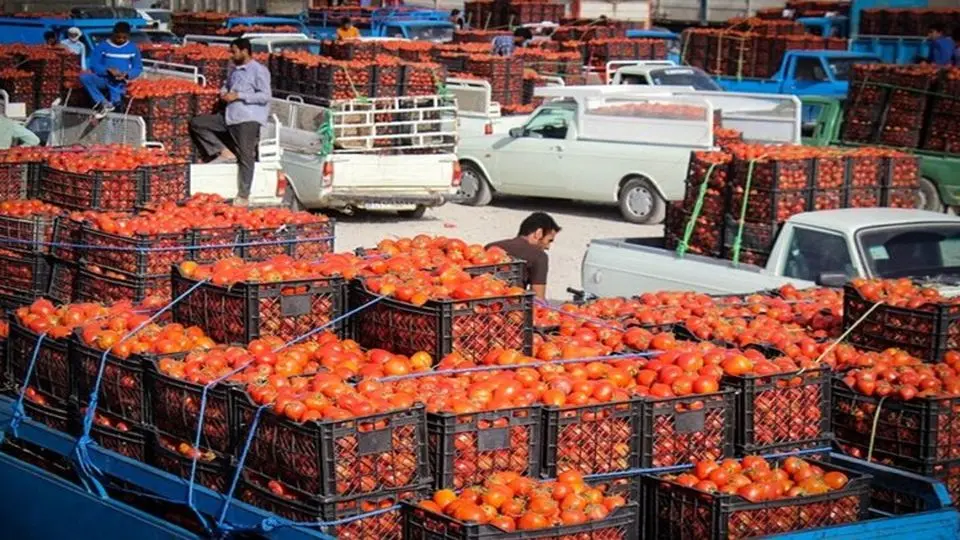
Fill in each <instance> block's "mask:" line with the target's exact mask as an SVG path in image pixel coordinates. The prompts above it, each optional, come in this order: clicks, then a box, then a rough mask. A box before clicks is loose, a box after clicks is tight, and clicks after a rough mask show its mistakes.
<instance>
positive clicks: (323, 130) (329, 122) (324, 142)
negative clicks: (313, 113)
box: [317, 110, 337, 156]
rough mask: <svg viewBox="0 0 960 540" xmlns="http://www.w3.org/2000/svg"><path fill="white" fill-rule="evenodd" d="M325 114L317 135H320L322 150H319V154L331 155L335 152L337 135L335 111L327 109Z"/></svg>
mask: <svg viewBox="0 0 960 540" xmlns="http://www.w3.org/2000/svg"><path fill="white" fill-rule="evenodd" d="M323 116H324V118H323V123H321V124H320V127H319V128H317V136H319V137H320V152H318V154H319V155H321V156H329V155H330V154H332V153H333V147H334V144H335V143H336V139H337V135H336V130H335V129H334V124H333V112H332V111H330V110H327V111H326V112H325V113H324V115H323Z"/></svg>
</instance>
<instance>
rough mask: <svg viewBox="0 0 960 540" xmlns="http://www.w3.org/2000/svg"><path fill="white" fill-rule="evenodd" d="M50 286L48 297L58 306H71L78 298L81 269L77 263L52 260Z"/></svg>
mask: <svg viewBox="0 0 960 540" xmlns="http://www.w3.org/2000/svg"><path fill="white" fill-rule="evenodd" d="M51 260H52V263H51V264H50V286H49V288H48V289H47V294H46V296H47V297H49V298H50V299H51V300H53V301H54V302H55V303H58V304H69V303H70V302H73V301H74V300H75V298H76V291H77V278H78V277H79V274H80V269H79V268H78V267H77V264H76V263H72V262H67V261H63V260H60V259H51Z"/></svg>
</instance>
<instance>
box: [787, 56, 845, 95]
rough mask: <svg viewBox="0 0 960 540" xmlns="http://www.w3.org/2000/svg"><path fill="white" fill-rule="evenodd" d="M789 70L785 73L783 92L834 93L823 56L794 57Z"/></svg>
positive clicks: (832, 82)
mask: <svg viewBox="0 0 960 540" xmlns="http://www.w3.org/2000/svg"><path fill="white" fill-rule="evenodd" d="M791 70H792V73H788V74H787V82H786V84H785V85H784V86H785V88H784V90H785V91H784V92H783V93H784V94H796V95H798V96H807V95H823V96H830V95H833V94H834V93H835V91H834V90H835V89H834V86H835V85H834V81H833V79H832V78H831V77H830V72H829V71H828V70H827V66H826V65H824V63H823V58H819V57H813V56H801V57H797V58H794V62H793V66H791Z"/></svg>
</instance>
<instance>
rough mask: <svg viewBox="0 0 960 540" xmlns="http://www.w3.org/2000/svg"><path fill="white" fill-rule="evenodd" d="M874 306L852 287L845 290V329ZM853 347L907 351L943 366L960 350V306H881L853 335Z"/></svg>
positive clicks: (857, 327)
mask: <svg viewBox="0 0 960 540" xmlns="http://www.w3.org/2000/svg"><path fill="white" fill-rule="evenodd" d="M871 308H873V302H871V301H869V300H867V299H865V298H864V297H863V296H862V295H861V294H860V292H859V291H857V289H856V287H854V286H853V285H851V284H849V283H848V284H847V285H844V287H843V327H844V328H850V327H851V326H853V323H854V322H856V321H858V320H859V319H860V318H861V317H863V316H864V315H865V314H866V313H867V312H868V311H869V310H870V309H871ZM848 339H849V341H850V343H851V344H853V345H855V346H857V347H862V348H865V349H870V350H874V351H883V350H885V349H889V348H891V347H894V348H898V349H903V350H905V351H907V352H908V353H910V354H911V355H912V356H915V357H917V358H920V359H922V360H924V361H926V362H939V361H941V360H942V358H943V355H944V354H945V353H946V352H947V351H948V350H953V349H960V304H932V303H927V304H924V305H923V306H921V307H919V308H917V309H910V308H905V307H894V306H888V305H883V304H881V305H880V306H877V307H876V308H875V309H874V310H873V312H871V313H870V314H869V315H867V316H866V318H865V319H864V320H863V322H861V323H860V324H859V325H858V326H856V327H854V328H853V330H852V331H851V332H850V334H849V337H848Z"/></svg>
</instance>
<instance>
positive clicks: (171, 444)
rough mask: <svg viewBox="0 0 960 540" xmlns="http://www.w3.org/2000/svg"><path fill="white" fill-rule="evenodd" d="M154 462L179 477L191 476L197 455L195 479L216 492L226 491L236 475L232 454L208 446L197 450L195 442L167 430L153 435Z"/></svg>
mask: <svg viewBox="0 0 960 540" xmlns="http://www.w3.org/2000/svg"><path fill="white" fill-rule="evenodd" d="M151 441H152V449H151V451H150V454H149V455H150V465H153V466H154V467H156V468H158V469H160V470H163V471H167V472H168V473H170V474H172V475H174V476H179V477H180V478H184V479H186V480H189V479H190V472H191V470H192V469H193V460H194V458H195V457H196V461H197V467H196V475H195V477H194V481H195V482H196V483H197V485H199V486H203V487H205V488H208V489H212V490H213V491H218V492H220V493H226V492H227V490H228V489H229V488H230V480H231V479H232V478H233V467H232V466H231V462H230V458H229V456H224V455H222V454H218V453H216V452H213V451H211V450H209V449H206V448H200V449H199V450H196V449H194V448H193V446H192V444H193V441H192V440H190V442H187V441H184V440H182V439H179V438H176V437H171V436H169V435H167V434H165V433H162V432H159V431H154V432H153V436H152V437H151Z"/></svg>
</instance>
